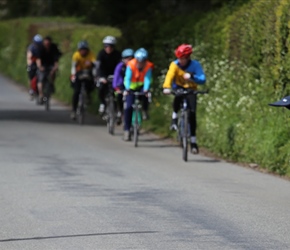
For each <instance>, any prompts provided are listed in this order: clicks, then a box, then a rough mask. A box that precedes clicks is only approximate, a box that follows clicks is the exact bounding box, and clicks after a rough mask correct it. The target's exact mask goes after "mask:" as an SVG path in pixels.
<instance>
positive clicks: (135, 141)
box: [134, 110, 139, 147]
mask: <svg viewBox="0 0 290 250" xmlns="http://www.w3.org/2000/svg"><path fill="white" fill-rule="evenodd" d="M138 113H139V111H138V110H135V112H134V116H135V121H134V146H135V147H138V135H139V123H138Z"/></svg>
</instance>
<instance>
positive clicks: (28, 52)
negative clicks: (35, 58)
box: [26, 50, 32, 65]
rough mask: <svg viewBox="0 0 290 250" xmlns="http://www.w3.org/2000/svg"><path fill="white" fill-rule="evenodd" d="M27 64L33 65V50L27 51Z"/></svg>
mask: <svg viewBox="0 0 290 250" xmlns="http://www.w3.org/2000/svg"><path fill="white" fill-rule="evenodd" d="M26 63H27V65H31V64H32V52H31V50H27V53H26Z"/></svg>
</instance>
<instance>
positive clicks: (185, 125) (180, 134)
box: [172, 89, 209, 162]
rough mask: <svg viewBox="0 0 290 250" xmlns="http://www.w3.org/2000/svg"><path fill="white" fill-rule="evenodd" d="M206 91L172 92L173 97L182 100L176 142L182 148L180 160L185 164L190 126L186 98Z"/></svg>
mask: <svg viewBox="0 0 290 250" xmlns="http://www.w3.org/2000/svg"><path fill="white" fill-rule="evenodd" d="M208 92H209V91H208V90H205V91H197V90H189V89H188V90H187V89H177V90H172V94H173V95H175V96H182V97H183V100H182V103H181V109H180V113H179V118H178V126H177V141H178V142H179V143H180V146H181V147H182V149H183V150H182V159H183V160H184V161H185V162H186V161H187V158H188V157H187V156H188V143H189V140H190V124H189V120H188V118H189V111H190V110H189V109H188V103H187V99H186V97H187V96H188V95H198V94H208Z"/></svg>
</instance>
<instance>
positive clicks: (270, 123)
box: [153, 0, 290, 175]
mask: <svg viewBox="0 0 290 250" xmlns="http://www.w3.org/2000/svg"><path fill="white" fill-rule="evenodd" d="M289 7H290V2H289V1H287V0H269V1H250V2H249V3H247V4H244V5H242V6H240V7H239V8H235V9H231V8H230V7H229V6H224V7H223V8H221V9H220V10H219V11H218V12H211V13H208V14H207V15H206V17H204V18H201V19H200V21H199V22H197V23H196V24H195V25H194V28H192V30H194V36H193V37H192V38H191V39H184V37H183V34H184V33H183V30H187V29H188V30H190V27H186V26H183V27H181V26H180V32H179V33H178V34H177V35H176V36H174V37H171V39H170V38H169V39H168V40H166V42H167V44H166V46H165V49H164V50H163V51H162V52H161V51H160V48H161V46H160V45H159V46H155V51H158V50H159V51H160V53H158V55H156V53H155V54H154V59H155V58H156V60H158V62H161V61H163V62H166V63H167V64H168V58H170V59H172V55H173V54H172V52H173V48H174V47H175V46H176V45H177V44H178V43H179V42H180V38H181V39H184V40H183V41H185V42H191V43H192V44H195V54H194V57H195V58H196V59H198V60H199V61H200V62H201V63H202V65H203V67H204V70H205V72H206V75H207V87H208V88H209V89H210V94H209V95H207V96H200V97H199V107H198V125H199V126H198V137H199V142H200V144H202V145H203V146H205V147H207V148H209V149H211V150H212V151H213V152H215V153H217V154H218V155H220V156H222V157H225V158H227V159H231V160H235V161H243V162H255V163H258V164H259V165H260V166H262V167H266V168H268V169H269V170H270V171H273V172H276V173H278V174H281V175H285V174H288V175H289V174H290V162H289V160H290V153H289V152H290V150H289V149H290V133H289V129H290V125H289V114H288V113H287V112H289V111H287V110H283V109H276V108H273V107H269V106H268V103H270V102H273V101H276V100H278V99H280V98H282V97H283V96H286V95H289V94H290V89H289V84H288V83H289V80H290V79H289V76H290V73H289V72H290V68H289V67H290V61H289V60H290V56H289V51H288V48H289V45H290V36H289V30H290V14H289V11H288V10H289ZM173 22H174V21H173ZM174 23H178V22H174ZM205 27H206V28H205ZM164 51H165V53H164ZM169 52H171V53H170V54H169ZM166 71H167V68H166V67H164V68H163V69H162V70H161V73H162V74H163V76H161V77H159V79H160V81H159V86H161V84H162V82H163V78H164V74H165V73H166ZM157 89H158V88H157ZM159 90H161V88H159ZM159 93H160V91H159ZM157 100H158V99H157ZM168 103H169V102H168ZM164 107H166V104H164ZM153 112H154V113H155V112H158V113H159V117H160V116H161V114H162V112H161V111H160V108H159V111H153ZM163 113H164V114H165V116H166V117H168V116H169V115H170V111H169V112H168V111H167V108H165V109H164V111H163ZM153 116H154V115H153ZM160 119H161V118H160ZM162 126H163V127H164V123H162ZM155 127H156V125H155ZM153 128H154V127H153Z"/></svg>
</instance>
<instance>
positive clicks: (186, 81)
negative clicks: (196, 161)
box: [163, 44, 206, 154]
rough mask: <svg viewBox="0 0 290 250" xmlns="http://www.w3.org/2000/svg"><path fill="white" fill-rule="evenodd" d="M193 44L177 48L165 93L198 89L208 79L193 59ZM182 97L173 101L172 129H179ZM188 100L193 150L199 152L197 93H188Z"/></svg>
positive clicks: (167, 75) (168, 73)
mask: <svg viewBox="0 0 290 250" xmlns="http://www.w3.org/2000/svg"><path fill="white" fill-rule="evenodd" d="M192 51H193V49H192V46H191V45H189V44H181V45H180V46H179V47H178V48H177V49H176V50H175V55H176V57H177V60H175V61H173V62H171V64H170V66H169V70H168V72H167V74H166V78H165V82H164V84H163V93H164V94H167V95H168V94H171V88H173V89H179V88H181V89H188V88H189V89H193V90H196V89H197V85H198V84H204V83H205V81H206V77H205V74H204V72H203V69H202V66H201V64H200V63H199V62H198V61H196V60H191V58H190V55H191V54H192ZM181 102H182V97H180V96H176V97H175V98H174V101H173V113H172V122H171V129H172V130H176V129H177V122H178V121H177V117H178V114H177V113H178V111H179V109H180V105H181ZM187 102H188V105H189V109H190V115H189V123H190V132H191V152H192V153H194V154H197V153H198V146H197V142H196V95H194V94H192V95H188V96H187Z"/></svg>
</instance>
